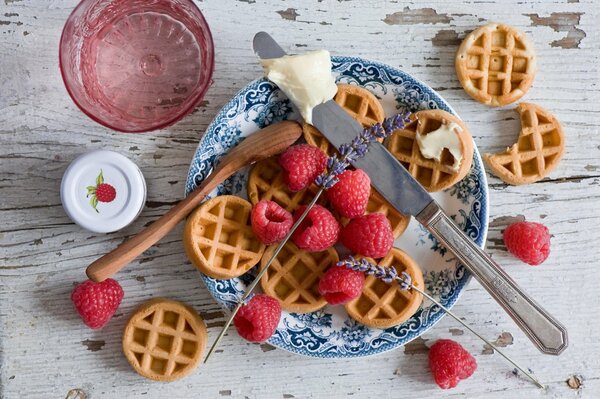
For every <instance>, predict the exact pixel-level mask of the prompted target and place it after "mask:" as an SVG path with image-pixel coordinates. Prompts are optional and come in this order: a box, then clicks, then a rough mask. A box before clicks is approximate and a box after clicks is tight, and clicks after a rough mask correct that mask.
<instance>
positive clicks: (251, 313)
mask: <svg viewBox="0 0 600 399" xmlns="http://www.w3.org/2000/svg"><path fill="white" fill-rule="evenodd" d="M280 318H281V305H280V304H279V301H278V300H277V299H275V298H272V297H270V296H268V295H265V294H257V295H254V296H253V297H252V299H250V300H249V301H248V303H246V304H245V305H244V306H242V307H241V308H240V310H239V311H238V312H237V314H236V315H235V317H234V318H233V324H235V328H236V329H237V332H238V334H240V337H242V338H244V339H245V340H248V341H250V342H265V341H266V340H267V339H269V338H270V337H271V335H273V333H274V332H275V330H276V329H277V324H279V319H280Z"/></svg>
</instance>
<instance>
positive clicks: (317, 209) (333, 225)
mask: <svg viewBox="0 0 600 399" xmlns="http://www.w3.org/2000/svg"><path fill="white" fill-rule="evenodd" d="M305 209H306V205H304V206H301V207H300V208H298V209H296V212H294V222H295V221H296V220H298V218H299V217H300V215H302V213H303V212H304V210H305ZM339 235H340V224H339V223H338V221H337V220H336V219H335V217H333V215H332V214H331V212H329V211H328V210H327V209H325V208H324V207H322V206H321V205H315V206H314V207H313V208H312V209H311V210H310V211H309V212H308V214H307V215H306V218H304V220H303V221H302V223H300V226H298V228H297V229H296V231H294V234H292V241H294V243H295V244H296V245H297V246H298V248H300V249H304V250H305V251H308V252H320V251H324V250H326V249H327V248H329V247H331V246H333V244H335V243H336V242H337V240H338V237H339Z"/></svg>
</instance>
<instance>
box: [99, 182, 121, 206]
mask: <svg viewBox="0 0 600 399" xmlns="http://www.w3.org/2000/svg"><path fill="white" fill-rule="evenodd" d="M116 196H117V190H115V188H114V187H113V186H111V185H110V184H108V183H102V184H99V185H98V187H96V198H97V199H98V201H100V202H111V201H112V200H114V199H115V197H116Z"/></svg>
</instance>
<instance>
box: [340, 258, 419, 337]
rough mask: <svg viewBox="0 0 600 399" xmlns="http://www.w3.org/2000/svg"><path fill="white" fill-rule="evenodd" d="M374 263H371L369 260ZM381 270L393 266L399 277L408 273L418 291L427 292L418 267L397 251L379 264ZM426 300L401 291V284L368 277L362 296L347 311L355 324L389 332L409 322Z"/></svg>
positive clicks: (417, 294)
mask: <svg viewBox="0 0 600 399" xmlns="http://www.w3.org/2000/svg"><path fill="white" fill-rule="evenodd" d="M369 260H370V261H371V262H373V263H374V261H373V260H372V259H369ZM378 264H379V265H380V266H386V267H387V266H392V265H393V266H394V267H395V268H396V270H397V271H398V274H400V273H402V272H406V273H408V274H409V275H410V277H411V278H412V283H413V285H414V286H415V287H417V288H420V289H424V288H425V283H424V282H423V274H422V273H421V269H419V266H418V265H417V263H416V262H415V261H414V260H413V259H412V258H411V257H410V256H408V255H407V254H406V253H405V252H403V251H401V250H399V249H398V248H392V250H391V251H390V252H389V253H388V254H387V255H386V256H385V257H384V258H383V259H381V260H380V261H379V263H378ZM422 300H423V296H422V295H421V294H420V293H418V292H416V291H415V290H411V289H409V290H401V289H400V287H399V285H398V282H397V281H394V282H392V283H391V284H387V283H384V282H383V281H381V280H380V279H378V278H376V277H375V276H367V277H366V279H365V287H364V288H363V292H362V294H361V295H360V296H359V297H358V298H356V299H353V300H352V301H350V302H348V303H347V304H346V305H345V307H346V311H347V312H348V315H349V316H350V317H352V318H353V319H354V320H356V321H358V322H359V323H362V324H364V325H366V326H369V327H375V328H388V327H392V326H395V325H398V324H400V323H402V322H404V321H406V320H408V319H409V318H410V317H411V316H412V315H413V314H415V312H416V311H417V309H419V306H421V301H422Z"/></svg>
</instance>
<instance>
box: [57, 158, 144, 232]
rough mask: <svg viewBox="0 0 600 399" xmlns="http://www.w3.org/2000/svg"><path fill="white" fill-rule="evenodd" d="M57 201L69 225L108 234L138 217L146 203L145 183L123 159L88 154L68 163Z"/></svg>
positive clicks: (131, 165) (134, 168)
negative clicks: (73, 224) (59, 199)
mask: <svg viewBox="0 0 600 399" xmlns="http://www.w3.org/2000/svg"><path fill="white" fill-rule="evenodd" d="M60 197H61V201H62V205H63V208H64V209H65V212H66V213H67V215H68V216H69V217H70V218H71V220H73V222H75V223H77V224H78V225H80V226H81V227H83V228H84V229H86V230H90V231H93V232H96V233H110V232H113V231H117V230H120V229H122V228H123V227H125V226H127V225H129V224H130V223H131V222H133V221H134V220H135V219H136V218H137V217H138V216H139V214H140V212H141V211H142V208H143V207H144V203H145V202H146V181H145V180H144V176H143V175H142V172H141V171H140V169H139V168H138V167H137V165H136V164H134V163H133V162H132V161H131V160H129V159H128V158H126V157H125V156H123V155H121V154H119V153H116V152H113V151H104V150H99V151H92V152H88V153H86V154H83V155H81V156H79V157H78V158H77V159H75V160H74V161H73V162H71V164H70V165H69V167H68V168H67V170H66V171H65V174H64V175H63V178H62V182H61V186H60Z"/></svg>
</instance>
